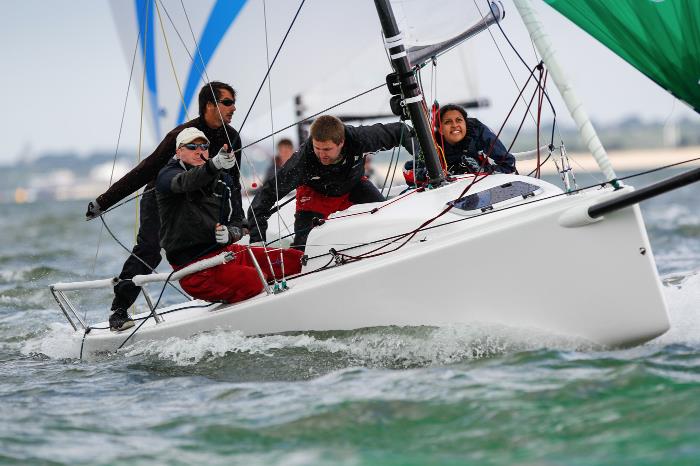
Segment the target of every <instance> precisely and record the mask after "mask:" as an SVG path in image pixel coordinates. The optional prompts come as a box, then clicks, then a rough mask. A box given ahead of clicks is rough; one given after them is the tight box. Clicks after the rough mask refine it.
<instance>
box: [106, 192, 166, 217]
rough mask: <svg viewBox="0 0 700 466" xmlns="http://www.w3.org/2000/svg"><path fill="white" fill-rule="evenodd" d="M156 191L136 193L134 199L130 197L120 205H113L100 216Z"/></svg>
mask: <svg viewBox="0 0 700 466" xmlns="http://www.w3.org/2000/svg"><path fill="white" fill-rule="evenodd" d="M155 190H156V188H148V189H146V190H144V191H143V192H142V193H140V194H139V193H136V194H135V195H134V197H130V198H128V199H127V200H125V201H122V202H120V203H119V204H115V205H113V206H112V207H110V208H109V209H107V210H105V211H104V212H102V213H101V214H100V216H102V215H104V214H106V213H107V212H111V211H113V210H114V209H116V208H117V207H121V206H123V205H124V204H128V203H129V202H131V201H135V200H136V199H138V198H139V197H143V196H144V195H146V194H148V193H150V192H153V191H155Z"/></svg>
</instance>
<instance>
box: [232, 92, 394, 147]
mask: <svg viewBox="0 0 700 466" xmlns="http://www.w3.org/2000/svg"><path fill="white" fill-rule="evenodd" d="M385 86H386V83H385V82H383V83H381V84H379V85H378V86H375V87H373V88H371V89H367V90H366V91H362V92H360V93H359V94H355V95H354V96H352V97H350V98H348V99H345V100H343V101H341V102H338V103H337V104H333V105H331V106H330V107H326V108H324V109H323V110H321V111H320V112H317V113H314V114H313V115H310V116H308V117H306V118H303V119H301V120H298V121H297V122H295V123H292V124H290V125H287V126H285V127H284V128H281V129H278V130H277V131H275V132H272V133H270V134H268V135H267V136H263V137H261V138H260V139H256V140H255V141H253V142H251V143H250V144H246V145H245V146H243V147H241V148H240V149H238V150H237V151H236V152H238V151H242V150H243V149H247V148H249V147H250V146H254V145H255V144H257V143H259V142H262V141H264V140H265V139H267V138H271V137H272V136H274V135H276V134H279V133H281V132H283V131H286V130H288V129H289V128H293V127H295V126H297V125H300V124H302V123H304V122H305V121H309V120H311V119H313V118H316V117H317V116H319V115H322V114H324V113H326V112H327V111H328V110H333V109H334V108H336V107H340V106H341V105H344V104H346V103H348V102H350V101H353V100H355V99H358V98H360V97H362V96H363V95H365V94H369V93H370V92H373V91H376V90H377V89H380V88H382V87H385Z"/></svg>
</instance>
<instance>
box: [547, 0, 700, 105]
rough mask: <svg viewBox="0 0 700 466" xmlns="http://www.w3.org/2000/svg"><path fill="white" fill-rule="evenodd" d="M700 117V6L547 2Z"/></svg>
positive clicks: (646, 1) (669, 1)
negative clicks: (692, 109)
mask: <svg viewBox="0 0 700 466" xmlns="http://www.w3.org/2000/svg"><path fill="white" fill-rule="evenodd" d="M544 1H545V2H546V3H548V4H549V5H550V6H551V7H552V8H554V9H556V10H557V11H558V12H559V13H561V14H562V15H564V16H566V17H567V18H569V19H570V20H571V21H573V22H574V23H576V24H577V25H578V26H579V27H581V28H582V29H583V30H584V31H586V32H587V33H589V34H590V35H592V36H593V37H595V38H596V39H597V40H598V41H600V42H601V43H603V45H605V46H606V47H608V48H609V49H610V50H612V51H613V52H615V53H616V54H617V55H619V56H620V57H622V58H623V59H624V60H625V61H627V62H628V63H630V64H631V65H632V66H634V67H635V68H637V69H638V70H639V71H641V72H642V73H644V74H645V75H647V76H648V77H649V78H651V79H652V80H653V81H654V82H656V83H657V84H658V85H659V86H661V87H663V88H664V89H666V90H667V91H669V92H670V93H671V94H673V95H674V96H675V97H677V98H679V99H681V100H683V101H685V102H687V103H688V104H689V105H690V106H691V107H693V108H694V109H695V111H696V112H698V113H700V0H544Z"/></svg>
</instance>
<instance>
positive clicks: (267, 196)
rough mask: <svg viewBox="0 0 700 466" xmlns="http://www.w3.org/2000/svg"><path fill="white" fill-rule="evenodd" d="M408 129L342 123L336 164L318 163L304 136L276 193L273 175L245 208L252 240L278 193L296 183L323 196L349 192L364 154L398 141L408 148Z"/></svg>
mask: <svg viewBox="0 0 700 466" xmlns="http://www.w3.org/2000/svg"><path fill="white" fill-rule="evenodd" d="M410 132H411V129H410V128H409V127H408V126H406V125H404V124H403V123H389V124H381V123H377V124H375V125H372V126H349V125H345V144H344V145H343V149H342V151H341V155H342V157H343V159H342V162H340V163H338V164H335V165H323V164H321V162H320V161H319V160H318V157H316V154H315V153H314V147H313V143H312V140H311V138H309V139H308V140H306V142H304V144H302V146H301V147H300V148H299V151H297V152H295V153H294V155H293V156H292V157H291V158H290V159H289V160H287V162H286V163H285V164H284V166H282V168H280V169H279V170H278V171H277V188H278V195H277V196H276V195H275V179H274V177H273V178H272V179H271V180H267V181H266V182H265V183H264V184H263V186H262V188H260V191H258V193H257V194H256V195H255V198H254V199H253V202H252V203H251V206H250V209H248V225H249V226H250V229H251V232H250V240H251V242H255V241H260V240H261V239H262V238H263V237H264V234H265V231H266V230H267V219H268V217H269V216H270V208H271V207H272V206H273V205H274V204H275V201H276V200H277V198H278V197H279V198H280V199H281V198H282V197H284V196H286V195H287V194H288V193H289V192H291V191H292V190H294V189H296V188H297V187H298V186H308V187H310V188H312V189H313V190H314V191H317V192H319V193H321V194H323V195H326V196H342V195H343V194H346V193H349V192H350V191H351V190H352V189H353V188H354V187H355V186H357V184H358V183H359V182H360V180H361V178H362V176H363V175H364V173H365V171H364V170H365V169H364V154H365V153H367V152H376V151H379V150H385V149H391V148H392V147H396V146H398V145H399V144H403V146H404V147H406V148H407V149H409V150H410ZM253 214H255V215H253ZM256 220H257V226H256ZM257 227H259V228H260V231H258V228H257Z"/></svg>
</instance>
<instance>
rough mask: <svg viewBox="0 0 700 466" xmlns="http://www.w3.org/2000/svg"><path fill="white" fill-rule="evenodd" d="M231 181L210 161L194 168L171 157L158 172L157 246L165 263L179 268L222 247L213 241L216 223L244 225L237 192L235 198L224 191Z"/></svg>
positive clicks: (214, 239) (228, 176)
mask: <svg viewBox="0 0 700 466" xmlns="http://www.w3.org/2000/svg"><path fill="white" fill-rule="evenodd" d="M232 181H233V180H232V179H231V176H230V175H229V174H228V173H227V172H226V171H224V170H218V169H217V168H216V167H215V166H214V164H213V162H212V161H211V159H210V160H208V161H207V162H206V163H205V164H204V165H199V166H197V167H193V166H191V165H187V164H185V163H184V162H182V161H181V160H179V159H177V158H171V160H170V161H169V162H168V164H167V165H166V166H165V167H164V168H163V169H162V170H161V171H160V173H159V174H158V178H157V182H156V190H157V192H156V196H157V199H158V210H159V212H160V244H161V246H162V247H163V249H165V253H166V257H167V259H168V262H170V263H171V264H173V265H176V266H182V265H185V264H187V263H189V262H192V261H193V260H195V259H197V258H198V257H200V256H202V255H204V254H206V253H209V252H211V251H213V250H215V249H217V248H221V247H222V246H224V245H221V244H218V243H217V242H216V237H215V233H214V229H215V227H216V224H217V223H220V224H222V225H227V226H235V227H239V228H240V227H241V226H242V225H243V221H244V217H243V208H242V206H241V203H240V191H238V192H239V196H238V198H237V199H236V198H235V197H233V196H230V195H229V192H228V189H227V187H228V188H230V186H231V185H232V184H233V183H232ZM231 191H234V190H233V189H231ZM231 194H232V193H231ZM229 200H230V203H229Z"/></svg>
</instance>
